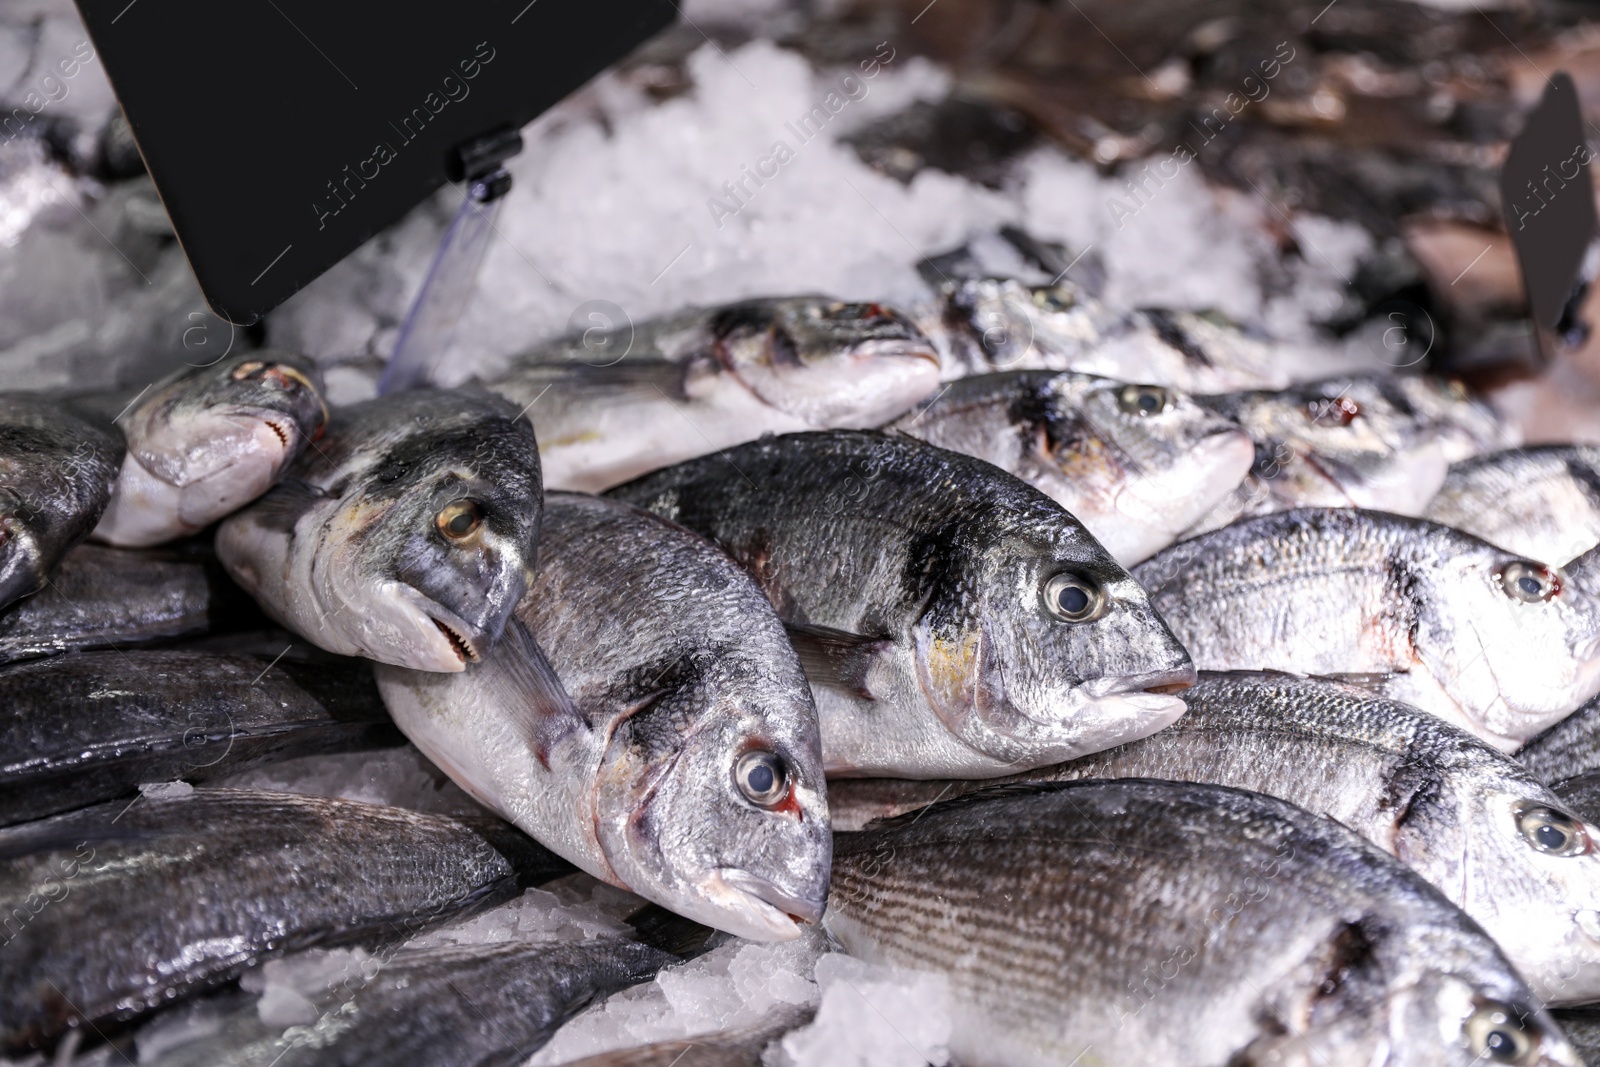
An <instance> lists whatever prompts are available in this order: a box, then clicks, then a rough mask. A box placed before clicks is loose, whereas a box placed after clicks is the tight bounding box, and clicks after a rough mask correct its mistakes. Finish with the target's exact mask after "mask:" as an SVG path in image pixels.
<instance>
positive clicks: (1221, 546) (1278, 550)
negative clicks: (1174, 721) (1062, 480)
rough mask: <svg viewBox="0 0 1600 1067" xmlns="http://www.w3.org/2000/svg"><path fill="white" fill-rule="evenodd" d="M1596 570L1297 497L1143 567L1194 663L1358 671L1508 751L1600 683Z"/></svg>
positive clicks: (1417, 522)
mask: <svg viewBox="0 0 1600 1067" xmlns="http://www.w3.org/2000/svg"><path fill="white" fill-rule="evenodd" d="M1593 569H1594V568H1593V567H1590V568H1578V567H1574V566H1569V567H1567V568H1565V569H1563V568H1560V567H1553V566H1550V565H1548V564H1546V563H1542V562H1538V561H1535V560H1529V559H1521V558H1518V557H1517V556H1515V555H1514V554H1512V553H1509V552H1506V551H1505V550H1503V549H1500V548H1496V547H1495V546H1493V545H1491V544H1489V543H1487V542H1485V541H1480V540H1479V539H1477V538H1476V537H1473V536H1472V535H1470V534H1464V533H1461V532H1460V531H1457V530H1453V529H1451V528H1450V527H1448V526H1440V525H1438V524H1437V523H1432V522H1428V521H1426V520H1424V519H1413V518H1406V517H1403V516H1399V515H1390V514H1386V513H1384V512H1377V511H1365V510H1361V509H1358V508H1303V509H1299V510H1295V511H1285V512H1280V513H1277V514H1274V515H1265V516H1261V517H1259V518H1253V519H1246V520H1244V521H1241V522H1237V523H1235V524H1233V525H1232V526H1228V527H1225V528H1223V529H1221V530H1217V531H1214V532H1212V533H1208V534H1204V535H1202V536H1200V537H1195V538H1191V539H1190V540H1187V541H1180V542H1179V543H1178V544H1176V545H1173V546H1172V547H1171V548H1169V549H1167V550H1166V551H1164V552H1162V553H1160V554H1159V555H1156V556H1154V557H1152V558H1151V559H1149V560H1146V561H1145V562H1144V563H1141V564H1139V565H1138V566H1137V567H1135V568H1134V571H1133V574H1134V578H1135V579H1137V580H1138V582H1139V583H1140V584H1141V585H1142V586H1144V588H1145V589H1147V590H1148V591H1149V594H1150V602H1151V604H1152V605H1154V607H1155V609H1156V610H1157V611H1159V612H1161V614H1162V616H1163V617H1164V618H1165V619H1166V620H1167V621H1168V622H1169V623H1170V624H1171V626H1172V630H1173V632H1174V633H1176V634H1177V635H1178V639H1179V640H1181V641H1182V642H1183V644H1184V646H1185V647H1186V648H1188V650H1189V652H1190V654H1192V655H1193V656H1194V660H1195V664H1196V665H1197V666H1198V668H1199V669H1200V670H1214V671H1226V670H1278V671H1287V672H1290V673H1294V674H1305V675H1326V676H1332V677H1337V678H1341V679H1343V680H1345V681H1352V682H1359V683H1361V684H1364V685H1366V686H1367V687H1369V688H1371V689H1373V690H1375V691H1376V692H1379V693H1381V694H1383V695H1384V696H1386V697H1389V698H1390V699H1392V700H1398V701H1401V702H1402V703H1407V704H1413V705H1415V706H1417V707H1419V708H1422V709H1423V710H1425V711H1429V712H1432V713H1433V714H1435V715H1438V716H1439V717H1441V718H1443V719H1445V720H1446V721H1447V722H1451V723H1454V724H1455V725H1456V726H1459V727H1461V728H1462V729H1464V730H1466V731H1467V732H1468V733H1470V734H1474V735H1475V736H1477V737H1479V738H1481V739H1482V740H1484V741H1487V742H1489V743H1490V744H1491V745H1494V746H1495V747H1496V748H1499V749H1500V750H1501V751H1504V752H1510V751H1512V750H1514V749H1516V748H1517V747H1518V746H1520V745H1521V744H1522V743H1523V742H1524V741H1527V740H1528V739H1529V738H1531V737H1532V736H1533V735H1534V734H1537V733H1538V732H1539V731H1540V730H1543V729H1544V728H1545V727H1547V726H1550V725H1551V724H1552V723H1555V722H1556V721H1558V720H1560V719H1561V718H1563V717H1565V716H1566V715H1568V714H1570V713H1571V712H1573V711H1575V710H1576V709H1577V708H1578V707H1579V706H1581V705H1582V704H1583V703H1584V701H1586V700H1588V699H1589V698H1590V697H1593V696H1594V695H1595V694H1596V693H1597V692H1600V595H1597V593H1600V590H1590V589H1586V588H1585V580H1586V576H1587V574H1588V571H1589V570H1593Z"/></svg>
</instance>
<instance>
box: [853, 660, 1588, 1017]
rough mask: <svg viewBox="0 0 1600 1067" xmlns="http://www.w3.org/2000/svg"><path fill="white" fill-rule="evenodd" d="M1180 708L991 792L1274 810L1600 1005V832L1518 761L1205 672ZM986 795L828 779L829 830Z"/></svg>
mask: <svg viewBox="0 0 1600 1067" xmlns="http://www.w3.org/2000/svg"><path fill="white" fill-rule="evenodd" d="M1184 698H1185V701H1186V702H1187V703H1188V705H1189V710H1188V712H1187V713H1186V714H1185V715H1184V716H1183V718H1181V719H1179V720H1178V721H1177V722H1176V723H1174V724H1172V725H1171V726H1169V727H1167V728H1166V729H1165V730H1162V731H1161V732H1159V733H1157V734H1153V735H1151V736H1150V737H1147V738H1144V739H1143V740H1140V741H1134V742H1131V743H1129V744H1126V745H1122V746H1120V747H1119V748H1115V749H1112V750H1110V751H1108V752H1102V753H1097V754H1095V755H1092V756H1085V757H1084V758H1083V759H1079V760H1074V761H1073V762H1071V763H1063V764H1058V765H1056V766H1054V767H1042V768H1039V769H1038V770H1035V771H1030V772H1025V773H1023V774H1018V775H1013V776H1011V777H1009V778H1006V779H1003V780H1002V783H1005V784H1011V783H1015V784H1023V783H1028V782H1052V781H1076V780H1080V779H1090V778H1153V779H1161V780H1168V781H1181V782H1203V783H1208V784H1211V785H1225V786H1231V787H1233V788H1236V789H1248V790H1251V791H1253V792H1258V793H1265V794H1267V795H1269V796H1274V797H1278V798H1279V799H1281V800H1286V801H1288V802H1290V803H1291V804H1294V805H1296V806H1298V807H1301V808H1304V809H1306V810H1307V811H1310V812H1314V813H1316V814H1319V815H1327V816H1329V817H1331V818H1334V819H1337V820H1338V821H1339V822H1340V823H1342V824H1343V825H1345V826H1347V827H1349V828H1350V829H1352V830H1354V831H1355V832H1357V833H1358V834H1360V835H1361V836H1362V837H1364V838H1366V839H1367V840H1368V841H1370V842H1372V844H1374V845H1376V846H1377V847H1378V848H1381V849H1383V850H1384V851H1385V852H1388V853H1389V854H1390V855H1393V856H1396V857H1397V858H1399V859H1401V860H1403V861H1404V862H1405V863H1406V865H1407V866H1409V867H1410V868H1411V869H1412V870H1414V871H1416V872H1417V873H1418V874H1420V875H1422V876H1423V877H1424V878H1425V879H1427V881H1428V882H1429V883H1430V884H1432V885H1433V886H1434V887H1436V888H1437V889H1438V890H1439V891H1440V892H1442V893H1443V894H1444V895H1445V897H1446V898H1448V899H1449V900H1450V902H1451V903H1453V904H1455V905H1456V906H1457V907H1459V908H1461V909H1462V910H1463V911H1465V912H1466V913H1467V914H1468V915H1470V916H1472V918H1473V919H1475V920H1477V922H1478V923H1479V924H1481V925H1482V926H1483V928H1484V929H1485V930H1486V931H1488V932H1489V934H1490V935H1491V936H1492V937H1494V939H1495V940H1496V942H1498V943H1499V945H1500V946H1501V948H1502V949H1504V950H1505V953H1506V955H1507V956H1508V957H1509V958H1510V960H1511V962H1512V963H1513V964H1514V965H1515V966H1516V968H1517V970H1518V971H1519V972H1520V973H1521V974H1522V975H1523V977H1525V978H1527V979H1528V982H1529V984H1530V986H1531V987H1532V988H1533V991H1534V993H1535V995H1537V996H1538V997H1539V998H1540V1000H1541V1001H1543V1002H1544V1003H1546V1004H1555V1003H1568V1004H1581V1003H1586V1002H1589V1001H1592V1000H1595V999H1600V936H1597V935H1600V830H1597V829H1596V828H1595V827H1594V826H1593V825H1592V824H1588V823H1586V822H1584V821H1583V820H1581V819H1579V818H1575V817H1574V816H1573V814H1572V813H1570V812H1569V811H1568V810H1567V809H1566V806H1565V804H1564V802H1563V801H1561V800H1560V799H1558V798H1557V797H1556V796H1555V795H1553V794H1552V793H1551V792H1550V790H1549V789H1547V788H1546V787H1545V786H1544V785H1543V784H1542V783H1540V782H1539V781H1538V780H1536V779H1535V778H1534V777H1533V776H1532V775H1531V774H1529V773H1528V772H1527V770H1526V769H1524V768H1523V767H1522V766H1521V765H1519V764H1518V763H1517V762H1516V761H1514V760H1513V759H1511V758H1510V757H1509V756H1506V755H1504V754H1502V753H1500V752H1498V751H1496V750H1495V749H1493V748H1491V747H1490V746H1488V745H1486V744H1484V743H1483V742H1481V741H1478V740H1477V739H1475V738H1472V737H1470V736H1468V735H1466V734H1464V733H1463V732H1462V731H1460V730H1458V729H1456V728H1455V727H1453V726H1451V725H1449V724H1448V723H1445V722H1442V721H1440V720H1439V719H1438V718H1437V717H1435V716H1432V715H1429V714H1428V713H1427V712H1424V711H1420V710H1418V709H1416V708H1412V707H1409V706H1407V705H1405V704H1400V703H1397V702H1395V701H1391V700H1385V699H1383V698H1382V697H1377V696H1373V695H1372V694H1371V693H1369V692H1366V691H1365V690H1362V689H1359V688H1357V687H1354V686H1347V685H1339V684H1336V683H1331V682H1325V681H1318V680H1309V679H1300V678H1294V677H1292V676H1289V675H1271V674H1202V675H1201V676H1200V681H1199V682H1197V683H1196V684H1195V685H1194V687H1193V688H1191V689H1189V690H1187V691H1186V692H1185V693H1184ZM997 784H1000V783H997ZM983 785H984V783H979V782H894V781H890V780H887V779H879V780H877V781H866V782H853V781H840V782H837V783H835V784H834V787H833V790H832V800H833V805H834V809H835V815H834V825H835V826H836V827H838V826H841V825H843V826H845V827H849V828H859V827H860V826H863V825H865V824H866V822H867V821H868V820H870V819H874V818H883V817H887V816H892V815H898V814H901V813H903V812H906V811H911V810H915V809H916V808H918V807H921V806H923V805H926V804H929V803H933V802H934V801H935V800H936V799H938V798H939V797H941V796H942V797H951V796H958V795H960V794H962V793H965V792H970V791H974V790H977V789H980V788H982V787H983Z"/></svg>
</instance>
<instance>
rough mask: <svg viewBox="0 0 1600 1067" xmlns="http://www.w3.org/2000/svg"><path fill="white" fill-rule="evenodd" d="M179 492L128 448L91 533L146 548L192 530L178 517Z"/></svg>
mask: <svg viewBox="0 0 1600 1067" xmlns="http://www.w3.org/2000/svg"><path fill="white" fill-rule="evenodd" d="M182 493H183V491H182V490H181V489H179V488H178V487H177V486H176V485H173V484H172V483H171V482H169V481H167V480H166V479H164V478H160V477H157V476H156V475H155V474H154V473H152V472H151V471H150V470H149V469H148V468H147V467H145V465H144V464H142V463H140V462H139V460H138V458H137V457H136V456H135V455H134V454H133V453H132V452H129V453H128V454H127V455H126V456H124V457H123V460H122V473H121V475H119V476H118V478H117V488H116V492H115V493H114V494H113V495H112V497H111V503H110V504H108V505H107V506H106V510H105V514H104V515H102V516H101V517H100V524H99V525H98V526H96V527H95V528H94V534H93V535H92V536H93V537H94V539H95V540H96V541H101V542H104V543H105V544H108V545H116V546H117V547H119V548H148V547H150V546H151V545H159V544H162V543H163V542H166V541H171V540H173V539H174V538H177V537H182V536H183V535H184V534H185V533H186V532H187V533H192V532H193V531H192V530H188V531H186V530H185V529H184V527H183V524H182V523H181V522H180V521H179V519H178V512H179V510H180V505H179V501H180V499H181V497H182ZM197 529H198V527H197Z"/></svg>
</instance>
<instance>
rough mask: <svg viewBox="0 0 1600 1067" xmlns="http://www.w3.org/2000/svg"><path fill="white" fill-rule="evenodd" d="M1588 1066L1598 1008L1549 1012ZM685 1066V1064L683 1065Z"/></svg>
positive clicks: (1595, 1060) (1599, 1058) (1597, 1031)
mask: <svg viewBox="0 0 1600 1067" xmlns="http://www.w3.org/2000/svg"><path fill="white" fill-rule="evenodd" d="M1550 1016H1551V1018H1553V1019H1555V1021H1556V1022H1557V1024H1559V1025H1560V1027H1561V1030H1562V1032H1563V1033H1565V1034H1566V1035H1567V1040H1568V1041H1570V1042H1572V1047H1573V1048H1575V1049H1577V1051H1578V1055H1579V1056H1580V1057H1581V1062H1583V1063H1585V1064H1587V1065H1588V1067H1596V1065H1597V1064H1600V1008H1593V1007H1590V1008H1561V1009H1557V1010H1556V1011H1552V1012H1551V1013H1550ZM685 1067H687V1065H685Z"/></svg>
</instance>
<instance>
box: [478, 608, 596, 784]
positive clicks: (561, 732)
mask: <svg viewBox="0 0 1600 1067" xmlns="http://www.w3.org/2000/svg"><path fill="white" fill-rule="evenodd" d="M493 656H494V664H495V666H496V667H497V668H498V669H497V670H495V671H494V672H493V673H492V674H491V675H490V676H489V685H490V687H491V688H492V689H494V690H496V694H495V696H496V703H498V704H499V705H500V706H501V707H506V708H515V709H517V710H518V711H519V712H520V713H521V721H520V722H519V723H518V724H517V725H518V727H519V728H520V729H521V732H522V736H523V739H524V740H526V741H527V743H528V747H529V748H530V749H532V750H533V754H534V756H535V757H537V758H538V760H539V762H540V763H541V764H543V765H544V767H545V769H546V770H549V769H550V768H551V766H552V764H551V760H552V757H554V758H555V760H556V762H557V763H561V762H564V761H563V760H562V758H561V757H562V755H563V753H561V752H558V751H557V750H558V749H561V748H562V747H563V745H564V743H565V742H567V741H568V740H570V739H573V738H576V737H585V736H587V735H588V733H589V724H588V722H587V721H586V720H585V719H584V717H583V714H582V713H581V712H579V711H578V706H577V705H576V704H574V703H573V701H572V697H571V696H569V695H568V694H567V690H566V687H565V686H563V685H562V684H561V679H560V678H558V677H557V676H556V671H555V668H554V667H552V666H551V665H550V661H549V660H548V659H547V658H545V654H544V650H543V649H542V648H540V647H539V643H538V642H537V641H535V640H534V639H533V635H532V634H531V633H529V632H528V628H527V627H526V626H524V625H523V624H522V622H521V620H519V619H517V618H515V617H513V618H512V620H511V621H510V622H509V623H508V624H507V625H506V629H505V633H503V634H501V635H500V640H499V642H498V643H497V644H496V645H495V650H494V653H493Z"/></svg>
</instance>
